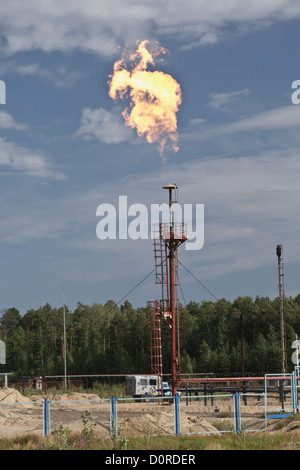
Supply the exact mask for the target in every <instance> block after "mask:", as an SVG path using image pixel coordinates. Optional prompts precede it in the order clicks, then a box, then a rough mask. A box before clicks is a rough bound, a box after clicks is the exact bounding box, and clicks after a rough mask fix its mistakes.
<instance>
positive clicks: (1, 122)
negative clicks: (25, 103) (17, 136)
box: [0, 111, 27, 131]
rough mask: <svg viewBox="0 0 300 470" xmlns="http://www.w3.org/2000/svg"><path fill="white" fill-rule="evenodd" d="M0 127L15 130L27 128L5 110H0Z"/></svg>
mask: <svg viewBox="0 0 300 470" xmlns="http://www.w3.org/2000/svg"><path fill="white" fill-rule="evenodd" d="M0 129H14V130H16V131H24V130H26V129H27V126H26V125H25V124H21V123H19V122H17V121H15V119H14V118H13V116H12V115H11V114H9V113H7V112H6V111H0Z"/></svg>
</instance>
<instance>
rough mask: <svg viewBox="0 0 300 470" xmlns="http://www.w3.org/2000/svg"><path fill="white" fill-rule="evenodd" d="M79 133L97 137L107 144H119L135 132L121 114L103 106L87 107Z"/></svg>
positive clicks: (79, 134) (86, 137)
mask: <svg viewBox="0 0 300 470" xmlns="http://www.w3.org/2000/svg"><path fill="white" fill-rule="evenodd" d="M77 135H78V136H82V137H83V138H84V139H90V138H96V139H98V140H99V141H100V142H103V143H106V144H119V143H121V142H127V141H129V140H130V139H131V138H132V135H133V134H132V131H131V129H129V128H128V127H126V125H125V122H124V119H123V118H122V117H121V116H120V115H118V116H116V115H115V114H114V113H111V112H109V111H106V110H105V109H103V108H98V109H91V108H85V109H84V110H83V111H82V117H81V125H80V128H79V129H78V131H77Z"/></svg>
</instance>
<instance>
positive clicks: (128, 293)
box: [105, 263, 162, 315]
mask: <svg viewBox="0 0 300 470" xmlns="http://www.w3.org/2000/svg"><path fill="white" fill-rule="evenodd" d="M161 264H162V263H161ZM155 269H156V267H155V268H154V269H152V271H151V272H150V273H149V274H147V276H145V277H144V278H143V279H142V280H141V281H140V282H139V283H138V284H137V285H136V286H134V287H133V288H132V289H131V290H130V291H129V292H127V294H125V295H124V296H123V297H122V298H121V299H120V300H119V301H118V302H116V303H115V304H114V306H113V307H111V308H110V309H109V310H108V311H107V312H105V315H107V314H108V313H109V312H111V311H112V310H113V309H114V308H115V307H117V305H119V304H120V303H121V302H122V300H124V299H125V298H126V297H127V296H128V295H130V294H131V292H133V291H134V290H135V289H136V288H137V287H139V286H140V285H141V284H142V283H143V282H144V281H146V279H147V278H148V277H149V276H151V274H152V273H153V272H154V271H155Z"/></svg>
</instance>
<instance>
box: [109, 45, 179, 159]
mask: <svg viewBox="0 0 300 470" xmlns="http://www.w3.org/2000/svg"><path fill="white" fill-rule="evenodd" d="M147 45H149V41H147V40H145V41H141V42H140V43H138V47H137V50H136V51H135V52H134V53H132V54H130V55H129V65H127V62H128V60H126V59H125V54H123V56H122V58H121V59H120V60H118V61H117V62H116V63H115V64H114V70H113V74H112V75H110V77H109V82H108V84H109V96H110V97H111V98H112V99H113V100H117V99H118V98H120V99H125V98H126V97H127V96H129V99H130V105H129V106H128V107H127V108H126V109H125V110H124V111H123V112H122V115H123V116H124V119H125V123H126V125H127V126H129V127H131V128H133V129H136V132H137V134H138V136H140V137H141V136H145V137H146V139H147V141H148V142H149V143H154V142H158V150H159V153H160V155H161V156H162V157H163V156H164V151H165V149H166V148H170V149H172V150H173V151H175V152H177V151H178V145H177V143H178V132H177V116H176V113H177V111H178V109H179V106H180V104H181V99H182V95H181V89H180V85H179V84H178V83H177V82H176V80H174V78H173V77H171V76H170V75H168V74H165V73H163V72H161V71H154V72H152V71H149V70H147V67H148V66H149V65H151V66H154V65H155V63H154V57H156V56H158V55H161V54H166V53H168V51H167V50H166V49H165V48H163V47H159V46H158V44H157V43H156V45H155V46H154V47H152V48H151V50H148V49H147V47H146V46H147Z"/></svg>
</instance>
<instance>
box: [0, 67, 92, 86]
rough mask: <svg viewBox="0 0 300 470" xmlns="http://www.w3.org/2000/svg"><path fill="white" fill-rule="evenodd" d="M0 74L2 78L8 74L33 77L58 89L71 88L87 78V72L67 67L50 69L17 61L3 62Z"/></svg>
mask: <svg viewBox="0 0 300 470" xmlns="http://www.w3.org/2000/svg"><path fill="white" fill-rule="evenodd" d="M0 74H1V76H5V75H7V74H18V75H22V76H24V77H29V76H31V77H34V78H37V79H38V80H43V81H45V82H47V83H51V84H52V85H54V86H56V87H58V88H68V87H71V86H72V85H74V83H75V82H77V81H78V80H81V79H82V78H85V77H86V76H87V73H86V72H82V71H78V70H70V69H69V68H68V67H65V66H59V67H55V68H54V69H49V68H46V67H42V66H41V65H40V64H38V63H36V62H33V63H23V64H22V63H19V62H17V61H16V60H12V61H8V62H5V61H4V62H2V64H1V65H0Z"/></svg>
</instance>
